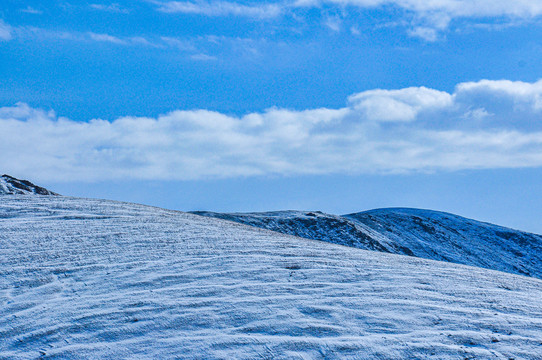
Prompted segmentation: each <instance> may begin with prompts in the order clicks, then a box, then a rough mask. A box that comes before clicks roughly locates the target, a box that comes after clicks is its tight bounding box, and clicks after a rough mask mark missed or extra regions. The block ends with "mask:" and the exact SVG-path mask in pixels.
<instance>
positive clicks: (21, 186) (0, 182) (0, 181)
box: [0, 175, 58, 195]
mask: <svg viewBox="0 0 542 360" xmlns="http://www.w3.org/2000/svg"><path fill="white" fill-rule="evenodd" d="M30 194H37V195H58V194H57V193H54V192H52V191H49V190H47V189H45V188H42V187H41V186H37V185H34V184H32V183H31V182H30V181H28V180H20V179H16V178H14V177H12V176H9V175H2V176H1V177H0V195H30Z"/></svg>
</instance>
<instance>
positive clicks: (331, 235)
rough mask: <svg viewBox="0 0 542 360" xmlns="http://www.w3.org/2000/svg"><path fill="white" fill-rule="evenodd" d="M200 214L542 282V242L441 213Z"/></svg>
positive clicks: (396, 209) (532, 237) (524, 234)
mask: <svg viewBox="0 0 542 360" xmlns="http://www.w3.org/2000/svg"><path fill="white" fill-rule="evenodd" d="M195 213H196V214H199V215H204V216H210V217H217V218H221V219H226V220H231V221H235V222H240V223H243V224H247V225H251V226H256V227H260V228H265V229H269V230H273V231H277V232H281V233H284V234H290V235H295V236H300V237H304V238H308V239H315V240H322V241H327V242H331V243H335V244H341V245H346V246H352V247H356V248H359V249H365V250H377V251H382V252H390V253H394V254H402V255H411V256H417V257H421V258H425V259H432V260H442V261H448V262H453V263H458V264H465V265H472V266H479V267H484V268H488V269H494V270H499V271H506V272H509V273H513V274H520V275H529V276H533V277H537V278H542V236H540V235H535V234H530V233H525V232H521V231H517V230H512V229H508V228H504V227H501V226H497V225H492V224H487V223H483V222H479V221H475V220H470V219H466V218H463V217H460V216H456V215H452V214H447V213H442V212H437V211H429V210H420V209H400V208H392V209H379V210H372V211H366V212H362V213H357V214H349V215H343V216H336V215H329V214H324V213H321V212H300V211H278V212H267V213H244V214H242V213H235V214H220V213H212V212H195Z"/></svg>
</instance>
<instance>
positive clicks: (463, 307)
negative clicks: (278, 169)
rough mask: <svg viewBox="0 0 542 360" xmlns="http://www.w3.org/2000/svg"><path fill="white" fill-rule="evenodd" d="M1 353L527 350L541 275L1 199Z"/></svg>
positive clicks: (35, 199) (106, 209)
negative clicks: (517, 273)
mask: <svg viewBox="0 0 542 360" xmlns="http://www.w3.org/2000/svg"><path fill="white" fill-rule="evenodd" d="M0 259H1V261H0V358H2V359H35V358H38V357H39V358H43V359H48V358H50V359H53V358H55V359H105V358H108V359H134V358H137V359H171V358H182V359H511V358H515V359H541V358H542V337H541V334H542V281H541V280H538V279H534V278H530V277H525V276H517V275H512V274H507V273H502V272H497V271H492V270H487V269H481V268H475V267H468V266H463V265H456V264H451V263H446V262H438V261H431V260H425V259H420V258H416V257H408V256H399V255H393V254H387V253H382V252H376V251H364V250H360V249H356V248H353V247H344V246H339V245H335V244H330V243H327V242H321V241H313V240H307V239H302V238H299V237H291V236H287V235H283V234H278V233H276V232H270V231H267V230H262V229H257V228H254V227H248V226H244V225H241V224H236V223H233V222H229V221H223V220H220V219H213V218H206V217H201V216H196V215H192V214H187V213H180V212H174V211H167V210H162V209H157V208H153V207H147V206H141V205H134V204H125V203H118V202H112V201H103V200H86V199H75V198H68V197H45V196H4V197H1V198H0Z"/></svg>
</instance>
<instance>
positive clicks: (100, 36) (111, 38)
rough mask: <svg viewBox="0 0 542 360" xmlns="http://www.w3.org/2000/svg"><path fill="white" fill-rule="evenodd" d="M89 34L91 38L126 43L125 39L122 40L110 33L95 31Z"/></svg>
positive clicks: (120, 43)
mask: <svg viewBox="0 0 542 360" xmlns="http://www.w3.org/2000/svg"><path fill="white" fill-rule="evenodd" d="M88 36H89V38H90V39H91V40H94V41H99V42H108V43H113V44H119V45H125V44H126V41H125V40H122V39H120V38H118V37H116V36H113V35H109V34H96V33H93V32H89V33H88Z"/></svg>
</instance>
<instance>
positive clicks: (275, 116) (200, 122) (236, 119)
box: [0, 80, 542, 180]
mask: <svg viewBox="0 0 542 360" xmlns="http://www.w3.org/2000/svg"><path fill="white" fill-rule="evenodd" d="M541 96H542V80H541V81H538V82H535V83H524V82H512V81H489V80H483V81H479V82H472V83H463V84H459V85H457V87H456V90H455V91H454V93H451V94H450V93H446V92H442V91H438V90H434V89H428V88H424V87H412V88H406V89H399V90H382V89H375V90H369V91H365V92H361V93H359V94H354V95H352V96H351V97H349V101H348V105H347V106H346V107H344V108H339V109H329V108H320V109H309V110H302V111H294V110H288V109H280V108H271V109H268V110H266V111H263V112H256V113H250V114H246V115H244V116H231V115H226V114H222V113H219V112H214V111H208V110H193V111H181V110H177V111H172V112H170V113H168V114H165V115H161V116H158V117H156V118H147V117H122V118H118V119H116V120H113V121H106V120H100V119H94V120H90V121H88V122H77V121H72V120H69V119H66V118H62V117H58V116H57V115H56V114H55V113H54V112H53V111H44V110H40V109H34V108H32V107H30V106H28V105H26V104H24V103H18V104H16V105H15V106H11V107H3V108H0V153H1V154H2V156H1V157H0V168H1V169H3V171H4V172H8V173H9V172H13V173H17V174H21V175H24V176H28V177H33V178H40V179H49V180H94V179H120V178H138V179H202V178H214V177H217V178H218V177H219V178H225V177H226V178H227V177H237V176H254V175H269V174H274V175H299V174H331V173H341V174H360V173H397V172H411V171H441V170H446V171H449V170H458V169H479V168H515V167H540V166H542V120H541V118H540V115H541V113H542V108H541V106H540V97H541ZM495 104H497V105H495ZM496 110H498V111H496ZM25 174H26V175H25Z"/></svg>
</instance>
